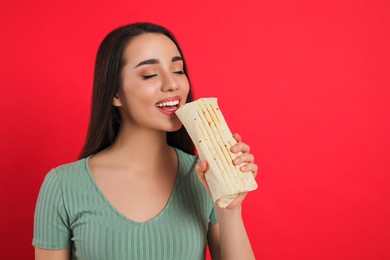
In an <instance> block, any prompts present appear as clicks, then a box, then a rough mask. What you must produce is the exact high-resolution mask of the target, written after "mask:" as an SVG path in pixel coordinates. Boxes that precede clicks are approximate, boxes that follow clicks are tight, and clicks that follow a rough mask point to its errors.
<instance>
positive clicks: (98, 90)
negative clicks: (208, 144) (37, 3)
mask: <svg viewBox="0 0 390 260" xmlns="http://www.w3.org/2000/svg"><path fill="white" fill-rule="evenodd" d="M146 33H160V34H163V35H165V36H167V37H168V38H169V39H171V40H172V41H173V42H174V43H175V45H176V47H177V49H178V50H179V52H180V55H181V57H182V58H183V64H184V67H183V71H184V73H185V74H186V76H187V77H188V72H187V66H186V62H185V59H184V56H183V53H182V50H181V48H180V46H179V44H178V42H177V40H176V39H175V37H174V36H173V34H172V33H171V32H170V31H169V30H167V29H166V28H164V27H162V26H159V25H156V24H151V23H134V24H129V25H126V26H122V27H119V28H117V29H115V30H113V31H112V32H110V33H109V34H108V35H107V36H106V37H105V38H104V40H103V42H102V43H101V44H100V46H99V49H98V52H97V56H96V62H95V72H94V82H93V91H92V106H91V116H90V122H89V126H88V132H87V137H86V141H85V144H84V146H83V148H82V150H81V153H80V155H79V158H80V159H81V158H85V157H88V156H90V155H92V154H95V153H97V152H99V151H101V150H103V149H105V148H106V147H108V146H110V145H112V144H113V143H114V141H115V139H116V137H117V134H118V131H119V127H120V124H121V119H120V114H119V110H118V108H116V107H114V106H113V105H112V100H113V98H114V96H115V94H116V93H117V92H118V90H119V88H120V87H121V78H120V75H121V71H122V68H123V65H124V58H123V52H124V49H125V47H126V46H127V44H128V43H129V42H130V41H131V40H132V39H133V38H134V37H136V36H138V35H141V34H146ZM188 80H189V78H188ZM190 85H191V84H190ZM190 101H192V91H191V88H190V91H189V93H188V96H187V100H186V102H190ZM167 143H168V144H169V145H170V146H173V147H176V148H178V149H181V150H183V151H185V152H187V153H190V154H195V148H194V145H193V143H192V141H191V139H190V137H189V136H188V133H187V131H186V130H185V129H184V127H183V126H182V127H181V128H180V129H179V130H178V131H175V132H168V133H167Z"/></svg>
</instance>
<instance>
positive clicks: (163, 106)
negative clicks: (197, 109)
mask: <svg viewBox="0 0 390 260" xmlns="http://www.w3.org/2000/svg"><path fill="white" fill-rule="evenodd" d="M180 100H181V97H180V96H174V97H168V98H164V99H162V100H160V101H158V102H157V103H156V105H155V106H156V107H157V108H158V110H160V112H162V113H163V114H166V115H169V116H172V115H175V111H176V110H177V109H178V108H179V106H180Z"/></svg>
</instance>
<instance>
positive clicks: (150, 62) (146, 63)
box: [134, 56, 183, 69]
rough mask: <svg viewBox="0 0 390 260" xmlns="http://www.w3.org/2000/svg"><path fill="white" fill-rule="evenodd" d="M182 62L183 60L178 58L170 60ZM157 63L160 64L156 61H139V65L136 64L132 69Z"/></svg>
mask: <svg viewBox="0 0 390 260" xmlns="http://www.w3.org/2000/svg"><path fill="white" fill-rule="evenodd" d="M182 60H183V58H182V57H180V56H175V57H173V58H172V62H175V61H182ZM158 63H160V61H159V60H158V59H148V60H144V61H141V62H140V63H138V64H137V66H135V67H134V69H135V68H137V67H139V66H143V65H151V64H158Z"/></svg>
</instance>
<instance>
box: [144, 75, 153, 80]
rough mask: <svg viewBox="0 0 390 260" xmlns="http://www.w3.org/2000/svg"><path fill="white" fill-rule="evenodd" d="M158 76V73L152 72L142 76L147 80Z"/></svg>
mask: <svg viewBox="0 0 390 260" xmlns="http://www.w3.org/2000/svg"><path fill="white" fill-rule="evenodd" d="M155 76H157V74H150V75H145V76H142V79H144V80H146V79H150V78H153V77H155Z"/></svg>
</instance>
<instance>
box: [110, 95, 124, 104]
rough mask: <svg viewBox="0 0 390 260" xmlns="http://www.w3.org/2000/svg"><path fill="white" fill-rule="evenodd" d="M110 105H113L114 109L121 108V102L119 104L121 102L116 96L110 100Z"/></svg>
mask: <svg viewBox="0 0 390 260" xmlns="http://www.w3.org/2000/svg"><path fill="white" fill-rule="evenodd" d="M112 105H113V106H114V107H121V106H122V102H121V100H120V99H119V96H118V94H115V96H114V98H113V99H112Z"/></svg>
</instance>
